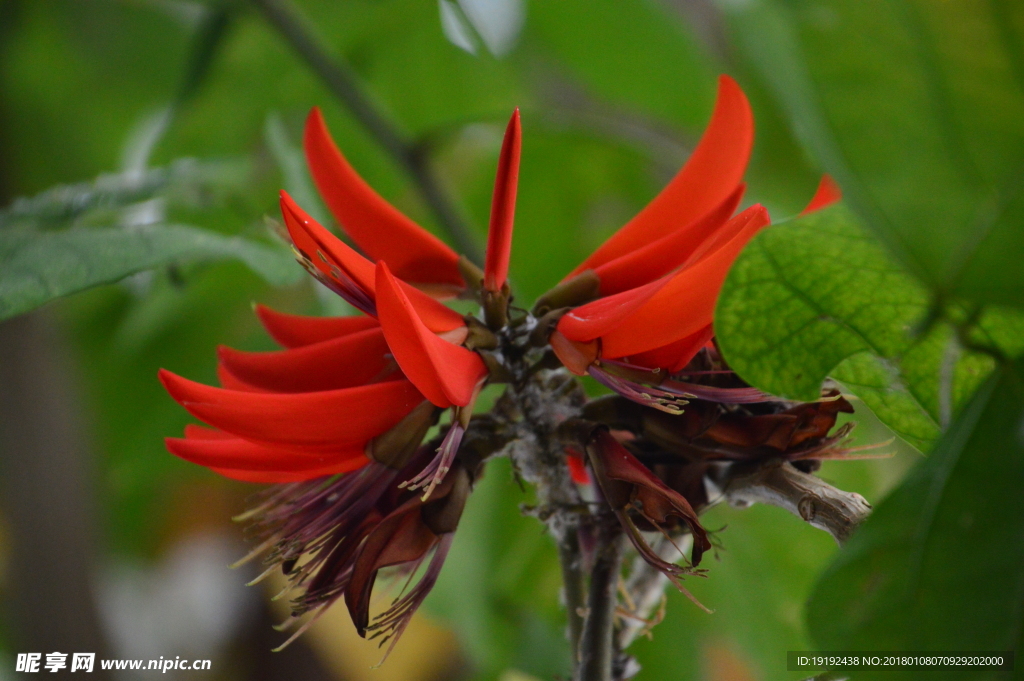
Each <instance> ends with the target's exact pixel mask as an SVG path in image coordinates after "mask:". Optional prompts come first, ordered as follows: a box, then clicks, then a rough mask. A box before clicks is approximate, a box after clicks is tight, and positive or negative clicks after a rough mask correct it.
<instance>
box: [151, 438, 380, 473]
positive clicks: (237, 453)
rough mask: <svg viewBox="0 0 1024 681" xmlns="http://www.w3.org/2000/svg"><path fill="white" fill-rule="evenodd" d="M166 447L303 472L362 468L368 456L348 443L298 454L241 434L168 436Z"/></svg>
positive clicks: (215, 461)
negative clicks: (324, 451)
mask: <svg viewBox="0 0 1024 681" xmlns="http://www.w3.org/2000/svg"><path fill="white" fill-rule="evenodd" d="M164 442H165V444H166V445H167V451H169V452H170V453H171V454H174V455H175V456H177V457H179V458H181V459H184V460H186V461H191V462H192V463H195V464H199V465H200V466H206V467H207V468H227V469H232V470H245V471H279V472H287V471H291V472H303V471H319V470H322V469H324V468H332V469H336V470H335V471H334V472H336V473H345V472H348V471H352V470H355V469H357V468H361V467H362V466H364V465H365V464H366V463H368V462H369V459H367V458H366V455H365V454H364V453H363V448H362V447H354V446H353V447H348V448H344V449H340V450H338V451H336V452H331V453H329V454H319V455H317V454H299V453H296V452H293V451H289V450H287V449H280V448H277V447H271V446H267V445H261V444H256V443H255V442H249V441H247V440H242V439H240V438H228V439H221V438H218V439H205V438H184V439H182V438H174V437H169V438H165V440H164Z"/></svg>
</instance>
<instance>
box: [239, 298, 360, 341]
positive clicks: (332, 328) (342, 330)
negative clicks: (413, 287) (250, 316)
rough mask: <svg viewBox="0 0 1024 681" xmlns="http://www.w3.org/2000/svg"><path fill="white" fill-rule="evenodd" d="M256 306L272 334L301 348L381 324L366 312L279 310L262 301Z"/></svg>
mask: <svg viewBox="0 0 1024 681" xmlns="http://www.w3.org/2000/svg"><path fill="white" fill-rule="evenodd" d="M253 309H254V310H255V312H256V316H257V317H258V318H259V320H260V323H261V324H262V325H263V328H264V329H266V330H267V333H268V334H270V337H271V338H273V339H274V340H275V341H276V342H277V343H278V345H280V346H281V347H285V348H300V347H302V346H304V345H312V344H313V343H320V342H322V341H325V340H331V339H332V338H337V337H339V336H346V335H348V334H350V333H356V332H357V331H365V330H366V329H369V328H372V327H375V326H378V324H377V320H376V319H374V318H373V317H370V316H366V315H358V316H355V317H307V316H304V315H295V314H287V313H284V312H278V311H276V310H271V309H270V308H269V307H267V306H265V305H260V304H256V305H254V306H253Z"/></svg>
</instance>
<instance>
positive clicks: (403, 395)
mask: <svg viewBox="0 0 1024 681" xmlns="http://www.w3.org/2000/svg"><path fill="white" fill-rule="evenodd" d="M160 380H161V382H162V383H163V384H164V387H165V388H166V389H167V392H169V393H170V394H171V397H173V398H174V399H175V400H176V401H177V402H178V403H179V404H181V405H182V406H183V407H185V409H187V410H188V411H189V413H191V414H192V415H193V416H195V417H196V418H198V419H199V420H200V421H204V422H206V423H208V424H210V425H211V426H214V427H216V428H220V429H221V430H223V431H226V432H228V433H231V434H233V435H236V436H238V437H241V438H245V439H247V440H258V441H262V442H266V443H277V444H280V445H285V446H288V447H289V448H291V447H293V446H294V447H303V448H308V449H310V450H313V451H325V452H331V451H336V450H337V449H338V448H339V447H342V446H344V445H355V444H362V443H365V442H367V441H368V440H369V439H370V438H372V437H375V436H377V435H380V434H381V433H383V432H384V431H386V430H387V429H389V428H391V427H392V426H394V425H395V424H396V423H398V422H399V421H400V420H401V419H402V418H403V417H404V416H405V415H406V414H408V413H409V412H410V411H412V409H413V407H415V406H416V405H417V404H420V403H421V402H422V401H423V396H422V395H420V393H419V392H418V391H417V390H416V388H415V387H414V386H413V385H412V384H411V383H410V382H408V381H405V380H400V381H389V382H387V383H376V384H374V385H367V386H360V387H357V388H345V389H342V390H326V391H322V392H314V393H295V394H283V395H279V394H274V393H254V392H242V391H238V390H225V389H223V388H214V387H211V386H208V385H203V384H202V383H196V382H194V381H190V380H188V379H185V378H182V377H180V376H177V375H175V374H173V373H171V372H169V371H167V370H165V369H161V370H160Z"/></svg>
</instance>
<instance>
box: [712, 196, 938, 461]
mask: <svg viewBox="0 0 1024 681" xmlns="http://www.w3.org/2000/svg"><path fill="white" fill-rule="evenodd" d="M927 300H928V299H927V295H926V293H925V291H924V290H923V288H922V287H921V286H920V285H919V284H918V283H917V282H916V281H915V280H914V279H913V278H912V277H910V276H908V275H907V274H906V273H905V272H903V271H902V270H901V269H900V268H899V267H898V266H897V265H896V264H895V263H893V262H892V261H891V260H890V259H889V258H888V257H887V255H886V254H885V252H884V251H883V250H882V249H881V248H880V247H879V245H878V244H877V243H875V241H874V240H873V239H872V238H871V236H870V235H869V234H867V233H865V232H864V231H863V230H862V229H861V228H860V227H859V226H858V225H857V223H856V222H855V220H854V219H853V218H852V216H851V215H850V214H849V212H848V211H847V210H846V209H845V208H843V207H842V206H836V207H833V208H830V209H828V210H825V211H820V212H818V213H815V214H812V215H809V216H807V217H804V218H799V219H796V220H792V221H790V222H787V223H783V224H779V225H775V226H773V227H770V228H769V229H767V230H765V231H764V232H762V233H761V234H760V235H758V236H757V237H756V238H755V239H754V240H753V241H752V242H751V244H750V245H749V246H748V247H747V249H746V250H744V252H743V253H742V254H741V255H740V257H739V258H738V259H737V261H736V263H735V265H734V266H733V268H732V270H731V272H730V273H729V277H728V278H727V279H726V282H725V285H724V286H723V288H722V292H721V295H720V297H719V302H718V310H717V312H716V316H715V329H716V333H717V336H718V341H719V343H720V345H721V347H722V351H723V352H724V354H725V357H726V359H727V360H728V361H729V363H730V365H731V366H732V367H733V368H734V369H735V370H736V371H737V372H738V373H739V374H740V376H742V377H743V378H744V379H746V380H747V381H748V382H750V383H752V384H753V385H756V386H758V387H759V388H761V389H763V390H766V391H768V392H770V393H772V394H775V395H779V396H782V397H788V398H791V399H796V400H805V401H806V400H814V399H816V398H817V397H818V395H819V394H820V390H821V383H822V381H823V380H824V379H825V378H826V377H827V376H830V375H831V376H833V377H834V378H836V379H837V380H840V381H843V382H846V383H847V384H848V386H849V387H850V388H851V389H852V390H853V392H854V393H856V394H857V395H858V396H859V397H861V399H863V400H864V401H865V402H866V403H867V404H868V406H870V407H871V408H872V409H873V410H874V411H876V413H878V415H879V418H881V419H882V420H883V421H884V422H885V423H886V424H887V425H889V426H890V427H891V428H892V429H893V430H894V431H896V432H897V433H898V434H900V435H901V436H902V437H903V438H904V439H906V440H907V441H908V442H910V443H911V444H913V445H915V446H917V447H922V446H923V445H924V444H926V443H927V442H928V441H929V440H931V439H933V438H934V437H935V436H936V435H937V432H938V427H937V421H938V413H937V411H936V412H934V413H929V412H928V411H927V410H926V409H925V408H923V407H922V406H921V397H920V396H919V395H916V394H915V391H916V390H917V389H918V388H919V386H917V385H908V384H907V383H906V382H905V381H904V380H903V377H902V376H901V373H900V367H899V365H898V363H897V362H895V361H894V360H895V359H896V358H898V357H899V356H901V355H902V354H904V353H906V352H907V351H908V350H910V349H911V348H912V346H913V338H912V336H911V334H910V333H909V332H910V330H911V329H912V328H913V327H914V326H915V325H916V324H917V323H918V322H919V321H920V320H921V319H922V318H923V317H924V315H925V313H926V312H927V310H928V305H927ZM941 351H942V349H941V348H935V349H933V351H932V352H931V353H929V354H928V359H931V360H933V361H936V359H937V358H936V357H935V355H936V353H939V354H940V356H941ZM922 382H923V381H922Z"/></svg>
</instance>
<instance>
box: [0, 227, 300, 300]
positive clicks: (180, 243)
mask: <svg viewBox="0 0 1024 681" xmlns="http://www.w3.org/2000/svg"><path fill="white" fill-rule="evenodd" d="M224 258H237V259H239V260H242V261H243V262H244V263H245V264H247V265H248V266H249V267H250V268H252V269H253V270H254V271H255V272H257V273H259V274H260V275H261V276H263V277H264V278H265V279H266V280H267V281H269V282H271V283H274V284H278V285H281V284H287V283H291V282H294V281H296V280H297V279H298V278H299V276H300V275H301V272H302V270H301V268H299V267H298V266H297V265H295V263H294V261H293V260H292V258H291V257H290V255H289V254H288V253H287V251H285V250H284V249H283V248H274V247H271V246H268V245H265V244H261V243H257V242H255V241H251V240H249V239H244V238H242V237H230V236H224V235H221V234H215V233H213V232H209V231H206V230H202V229H197V228H195V227H187V226H184V225H144V226H136V227H125V228H119V227H105V228H95V229H70V230H64V231H52V232H40V231H35V230H21V229H17V230H16V229H5V230H2V231H0V319H6V318H8V317H13V316H14V315H18V314H21V313H23V312H28V311H29V310H32V309H34V308H37V307H39V306H40V305H44V304H45V303H47V302H49V301H51V300H53V299H55V298H60V297H62V296H66V295H69V294H71V293H77V292H78V291H83V290H85V289H88V288H91V287H93V286H99V285H100V284H109V283H113V282H116V281H120V280H121V279H124V278H125V277H127V276H128V275H130V274H135V273H136V272H142V271H143V270H148V269H152V268H154V267H159V266H161V265H167V264H171V263H178V262H183V261H188V260H211V259H224Z"/></svg>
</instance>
